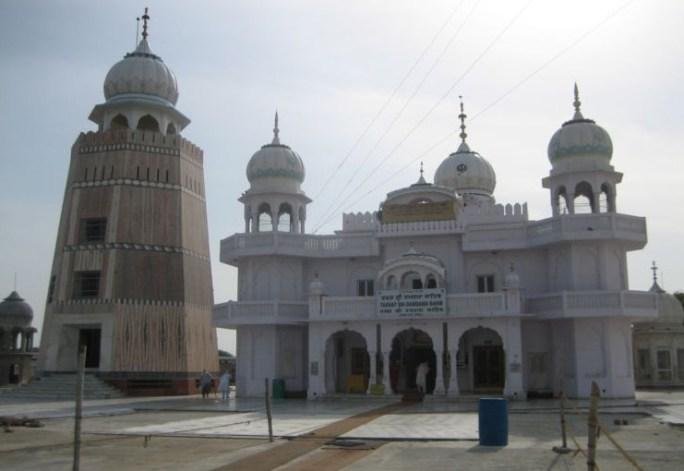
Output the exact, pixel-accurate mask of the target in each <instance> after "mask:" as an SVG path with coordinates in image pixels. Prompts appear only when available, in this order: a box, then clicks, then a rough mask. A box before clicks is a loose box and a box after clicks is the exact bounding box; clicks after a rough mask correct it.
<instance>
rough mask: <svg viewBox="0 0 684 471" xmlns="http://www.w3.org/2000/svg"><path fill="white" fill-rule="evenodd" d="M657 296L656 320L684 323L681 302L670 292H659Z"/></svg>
mask: <svg viewBox="0 0 684 471" xmlns="http://www.w3.org/2000/svg"><path fill="white" fill-rule="evenodd" d="M658 298H659V299H658V320H659V321H662V322H674V323H677V324H684V308H682V303H680V302H679V300H678V299H677V298H676V297H674V296H673V295H671V294H670V293H660V294H658Z"/></svg>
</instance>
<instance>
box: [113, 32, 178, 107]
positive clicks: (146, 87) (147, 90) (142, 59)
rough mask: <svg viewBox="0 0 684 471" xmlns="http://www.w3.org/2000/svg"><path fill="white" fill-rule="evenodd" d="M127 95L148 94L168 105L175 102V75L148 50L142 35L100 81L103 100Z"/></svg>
mask: <svg viewBox="0 0 684 471" xmlns="http://www.w3.org/2000/svg"><path fill="white" fill-rule="evenodd" d="M131 94H133V95H152V96H155V97H159V98H162V99H163V100H165V101H167V102H169V103H171V104H172V105H175V104H176V102H177V101H178V85H177V83H176V77H175V76H174V75H173V72H171V70H170V69H169V68H168V67H167V66H166V64H164V61H162V59H161V57H159V56H157V55H155V54H154V53H152V51H151V50H150V46H149V44H148V43H147V39H146V38H143V40H142V41H140V43H139V44H138V47H137V48H136V49H135V51H133V52H130V53H128V54H126V56H125V57H124V58H123V59H122V60H120V61H119V62H117V63H116V64H114V65H113V66H112V68H111V69H109V72H108V73H107V77H106V78H105V81H104V95H105V98H106V99H107V101H110V100H111V99H116V98H118V97H122V96H125V95H131Z"/></svg>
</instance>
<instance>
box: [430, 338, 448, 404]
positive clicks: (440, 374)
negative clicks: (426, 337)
mask: <svg viewBox="0 0 684 471" xmlns="http://www.w3.org/2000/svg"><path fill="white" fill-rule="evenodd" d="M443 353H444V352H443V351H442V350H437V349H436V350H435V356H436V357H437V361H436V362H435V363H436V365H435V367H436V368H437V371H436V372H435V389H434V391H433V392H432V394H434V395H440V396H441V395H444V392H445V391H444V371H443V370H444V362H443V355H442V354H443Z"/></svg>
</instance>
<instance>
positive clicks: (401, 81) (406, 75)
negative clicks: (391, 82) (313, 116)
mask: <svg viewBox="0 0 684 471" xmlns="http://www.w3.org/2000/svg"><path fill="white" fill-rule="evenodd" d="M464 1H465V0H461V2H460V3H459V4H458V5H457V6H456V8H454V10H453V11H452V12H451V14H450V15H449V16H448V17H447V19H446V21H445V22H444V23H443V24H442V26H441V27H440V28H439V30H438V31H437V33H435V35H434V36H433V37H432V39H431V40H430V42H429V43H428V45H427V46H426V47H425V48H424V49H423V51H422V52H421V53H420V54H419V56H418V58H417V59H416V60H415V62H414V63H413V65H412V66H411V67H410V68H409V70H408V72H406V74H405V75H404V77H403V78H402V79H401V80H400V81H399V84H398V85H397V86H396V87H395V89H394V91H393V92H392V94H391V95H390V96H389V98H387V100H385V103H384V104H383V105H382V106H381V107H380V109H379V110H378V112H377V113H376V114H375V116H374V117H373V119H371V121H370V122H369V123H368V125H367V126H366V128H365V129H364V130H363V132H362V133H361V135H359V137H358V138H357V139H356V141H355V142H354V144H353V145H352V146H351V148H350V149H349V151H348V152H347V153H346V154H345V156H344V157H343V158H342V160H341V161H340V163H339V164H337V167H336V168H335V170H333V172H332V173H331V174H330V175H329V176H328V178H327V179H326V180H325V182H324V183H323V185H322V186H321V188H320V189H319V190H318V192H317V193H316V195H315V196H314V197H313V199H314V200H315V199H316V198H318V196H320V194H321V193H322V192H323V191H324V190H325V188H326V187H327V186H328V184H329V183H330V180H332V178H333V177H334V176H335V174H336V173H337V172H338V171H339V170H340V168H342V166H343V165H344V164H345V162H347V160H348V159H349V157H350V156H351V155H352V153H353V152H354V151H355V150H356V148H357V147H358V145H359V143H360V142H361V140H363V138H364V137H366V134H368V131H370V129H371V128H372V127H373V125H374V124H375V122H376V121H377V120H378V118H379V117H380V115H382V113H384V112H385V110H386V109H387V107H388V106H389V104H390V103H391V102H392V100H393V99H394V97H395V96H396V94H397V93H398V92H399V89H401V87H402V86H403V85H404V83H405V82H406V80H408V78H409V76H410V75H411V74H412V73H413V71H414V70H415V68H416V67H417V66H418V64H419V63H420V61H422V60H423V57H425V55H426V54H427V52H428V51H429V50H430V48H432V46H433V44H434V43H435V41H436V40H437V38H438V37H439V36H440V35H441V34H442V31H444V29H445V28H446V27H447V25H448V24H449V23H451V20H452V19H453V18H454V16H455V15H456V13H457V12H458V10H459V9H460V7H461V5H462V4H463V2H464Z"/></svg>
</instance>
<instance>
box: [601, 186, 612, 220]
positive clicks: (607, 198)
mask: <svg viewBox="0 0 684 471" xmlns="http://www.w3.org/2000/svg"><path fill="white" fill-rule="evenodd" d="M599 211H600V212H602V213H606V212H608V213H614V212H615V192H614V190H613V187H612V186H611V185H610V183H603V184H601V193H600V194H599Z"/></svg>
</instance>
